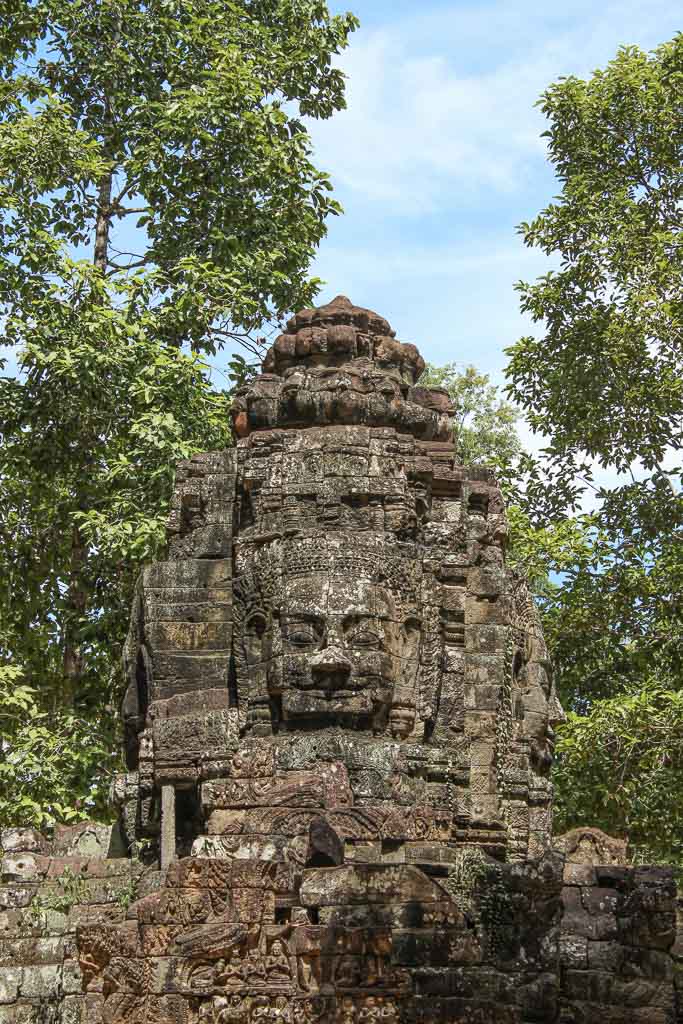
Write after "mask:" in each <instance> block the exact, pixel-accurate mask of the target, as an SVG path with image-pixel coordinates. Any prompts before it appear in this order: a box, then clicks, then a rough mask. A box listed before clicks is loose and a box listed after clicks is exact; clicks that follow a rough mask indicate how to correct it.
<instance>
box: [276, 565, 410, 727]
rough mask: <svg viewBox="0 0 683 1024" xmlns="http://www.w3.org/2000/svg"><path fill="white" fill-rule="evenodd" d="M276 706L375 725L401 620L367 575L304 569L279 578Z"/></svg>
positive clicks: (385, 711) (392, 669)
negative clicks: (352, 576) (281, 595)
mask: <svg viewBox="0 0 683 1024" xmlns="http://www.w3.org/2000/svg"><path fill="white" fill-rule="evenodd" d="M284 589H285V593H284V601H283V606H282V611H281V615H280V628H281V630H282V652H283V654H282V657H283V665H282V711H283V717H284V719H285V720H288V721H291V720H292V719H300V718H314V719H322V720H323V721H325V722H326V723H329V722H336V723H339V724H345V725H351V726H355V727H356V728H373V729H375V730H383V729H384V727H385V726H386V723H387V721H388V717H389V710H390V708H391V704H392V698H393V693H394V688H395V684H396V681H397V676H398V671H399V664H398V662H399V659H400V655H401V651H400V648H401V634H402V623H400V622H399V621H398V618H397V612H396V605H395V602H394V600H393V598H392V595H391V594H390V593H389V591H388V590H387V589H386V588H385V587H382V586H380V585H378V584H376V583H374V582H373V581H372V579H369V578H365V579H355V580H354V579H348V578H344V577H342V576H339V575H335V574H332V575H329V576H328V575H326V574H324V573H312V574H311V575H310V576H306V577H302V578H295V579H290V580H287V581H286V582H285V588H284Z"/></svg>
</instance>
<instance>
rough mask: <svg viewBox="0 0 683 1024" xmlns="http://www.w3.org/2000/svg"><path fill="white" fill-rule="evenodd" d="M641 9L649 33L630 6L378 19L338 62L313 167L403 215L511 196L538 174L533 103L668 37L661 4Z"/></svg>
mask: <svg viewBox="0 0 683 1024" xmlns="http://www.w3.org/2000/svg"><path fill="white" fill-rule="evenodd" d="M362 7H363V4H362V3H360V4H359V5H357V8H358V9H359V13H360V15H361V19H362V14H363V11H362ZM647 9H648V11H647V13H648V23H647V25H645V24H644V19H643V5H642V3H635V2H619V3H614V4H611V5H609V6H607V7H605V6H603V7H596V6H595V5H594V4H589V3H583V2H574V3H573V4H572V3H569V4H565V5H562V7H561V8H558V9H554V8H553V5H541V4H537V3H524V2H509V0H498V2H496V3H490V4H477V5H476V6H463V5H462V4H460V3H457V2H452V3H449V4H445V5H443V4H442V5H439V6H438V8H433V9H431V10H430V8H429V7H426V8H422V10H421V12H420V13H419V14H417V15H409V16H408V17H403V18H400V17H398V18H392V19H389V16H388V13H387V21H386V26H384V25H382V26H381V27H378V28H369V29H363V28H362V27H361V29H360V31H359V32H358V33H357V34H356V35H355V36H353V37H352V39H351V45H350V47H349V49H348V50H347V51H346V53H345V54H344V55H343V57H342V60H341V65H342V67H343V68H344V70H345V72H346V73H347V75H348V85H347V100H348V109H347V110H346V111H344V112H341V113H339V114H337V115H335V116H334V117H333V118H332V119H331V121H329V122H322V123H320V124H314V125H313V126H312V134H313V137H314V140H315V143H316V151H317V159H318V162H319V163H320V164H321V166H324V167H326V168H327V169H328V170H329V171H331V173H332V175H333V179H334V181H335V182H336V183H337V185H341V186H343V187H345V188H346V189H348V190H350V191H351V192H352V193H356V194H359V195H362V196H363V197H364V198H365V199H366V200H367V201H368V202H374V203H380V204H383V205H384V206H385V207H386V208H387V210H389V211H392V212H400V213H402V214H409V215H411V216H415V215H419V214H424V213H428V212H433V211H436V210H445V209H454V208H457V207H459V206H461V205H463V204H467V203H470V202H471V201H472V199H473V197H475V196H481V194H482V193H486V192H487V191H492V192H493V193H495V194H499V195H506V194H507V195H509V194H512V193H514V192H515V191H516V190H519V188H520V187H524V185H525V184H527V185H528V184H529V183H530V180H531V179H532V178H533V177H534V175H536V174H538V173H542V172H543V162H544V148H543V141H542V140H541V139H540V138H539V136H540V133H541V131H542V130H543V128H544V121H543V116H542V114H541V113H540V111H539V110H538V109H537V108H535V107H534V104H535V101H536V100H537V98H538V96H539V95H540V93H541V92H542V91H543V89H544V88H546V87H547V85H548V84H549V83H550V82H552V81H555V80H556V79H557V78H558V77H559V76H560V75H562V74H569V73H574V74H580V75H585V74H587V73H589V72H590V71H591V70H592V68H593V67H594V66H596V65H598V64H604V63H605V62H606V61H607V60H609V59H610V58H611V57H612V56H613V55H614V53H615V51H616V49H617V47H618V46H619V45H620V44H621V43H624V42H634V41H635V42H637V43H639V44H640V45H643V46H645V47H650V46H652V45H654V44H655V43H656V42H659V41H663V40H664V39H666V38H667V36H668V35H672V34H673V31H674V30H675V25H674V24H673V22H674V17H675V14H674V12H672V11H671V7H670V5H667V4H665V3H662V2H660V0H651V2H650V3H649V4H648V5H647ZM670 23H671V24H670Z"/></svg>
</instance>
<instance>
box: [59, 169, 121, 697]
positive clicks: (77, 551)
mask: <svg viewBox="0 0 683 1024" xmlns="http://www.w3.org/2000/svg"><path fill="white" fill-rule="evenodd" d="M112 183H113V174H112V173H111V172H109V173H108V174H105V175H103V176H102V178H100V182H99V190H98V195H97V215H96V219H95V250H94V254H93V263H94V265H95V267H96V268H97V269H98V270H99V271H100V273H101V274H104V273H105V271H106V269H107V264H108V262H109V229H110V224H111V193H112ZM83 444H85V445H87V440H86V438H83ZM76 504H77V507H78V509H79V511H83V499H82V497H81V496H79V498H78V500H77V502H76ZM87 555H88V547H87V543H86V541H85V538H84V537H83V534H82V533H81V530H80V529H79V527H78V525H77V524H76V523H74V525H73V526H72V529H71V552H70V557H69V571H68V583H67V592H66V601H65V604H66V608H65V616H64V657H63V672H64V692H63V694H62V703H63V704H64V705H66V706H67V707H73V704H74V701H75V698H76V695H77V693H78V685H79V680H80V677H81V673H82V671H83V652H82V650H81V645H80V643H79V638H78V634H79V631H80V629H81V625H82V622H83V619H84V618H85V613H86V610H87V606H88V594H87V590H86V589H85V586H84V582H83V568H84V566H85V563H86V560H87Z"/></svg>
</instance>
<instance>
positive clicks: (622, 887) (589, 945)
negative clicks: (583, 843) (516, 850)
mask: <svg viewBox="0 0 683 1024" xmlns="http://www.w3.org/2000/svg"><path fill="white" fill-rule="evenodd" d="M564 878H565V885H564V888H563V890H562V906H563V914H562V936H561V949H560V963H561V970H562V982H561V1006H562V1018H561V1019H562V1021H563V1022H567V1024H568V1022H571V1024H592V1022H593V1021H601V1022H603V1024H671V1022H672V1021H675V1020H676V1019H677V1017H676V995H675V987H674V976H675V968H676V958H675V956H674V955H672V952H673V951H672V947H673V944H674V942H675V939H676V887H675V884H674V880H673V876H672V872H671V871H670V870H669V869H668V868H654V867H624V866H620V865H614V864H609V865H595V866H593V865H589V864H567V865H566V867H565V871H564Z"/></svg>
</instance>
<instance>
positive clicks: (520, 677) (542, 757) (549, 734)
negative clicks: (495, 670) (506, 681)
mask: <svg viewBox="0 0 683 1024" xmlns="http://www.w3.org/2000/svg"><path fill="white" fill-rule="evenodd" d="M513 671H514V686H515V690H516V694H515V697H516V702H517V707H518V714H517V717H518V718H520V719H521V723H520V725H521V734H522V736H523V737H525V738H526V739H528V740H529V742H530V756H531V767H532V769H533V770H534V771H535V772H536V773H537V774H538V775H543V776H546V775H548V774H549V772H550V769H551V768H552V764H553V755H554V751H555V727H556V726H557V725H559V724H560V723H561V722H563V721H564V720H565V714H564V711H563V710H562V705H561V704H560V701H559V698H558V696H557V692H556V690H555V683H554V680H553V671H552V665H551V663H550V657H549V655H548V650H547V647H546V645H545V641H544V640H543V637H542V635H541V633H540V630H539V632H538V635H535V632H529V633H527V636H526V641H525V644H524V650H523V651H518V652H517V654H516V655H515V663H514V666H513Z"/></svg>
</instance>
